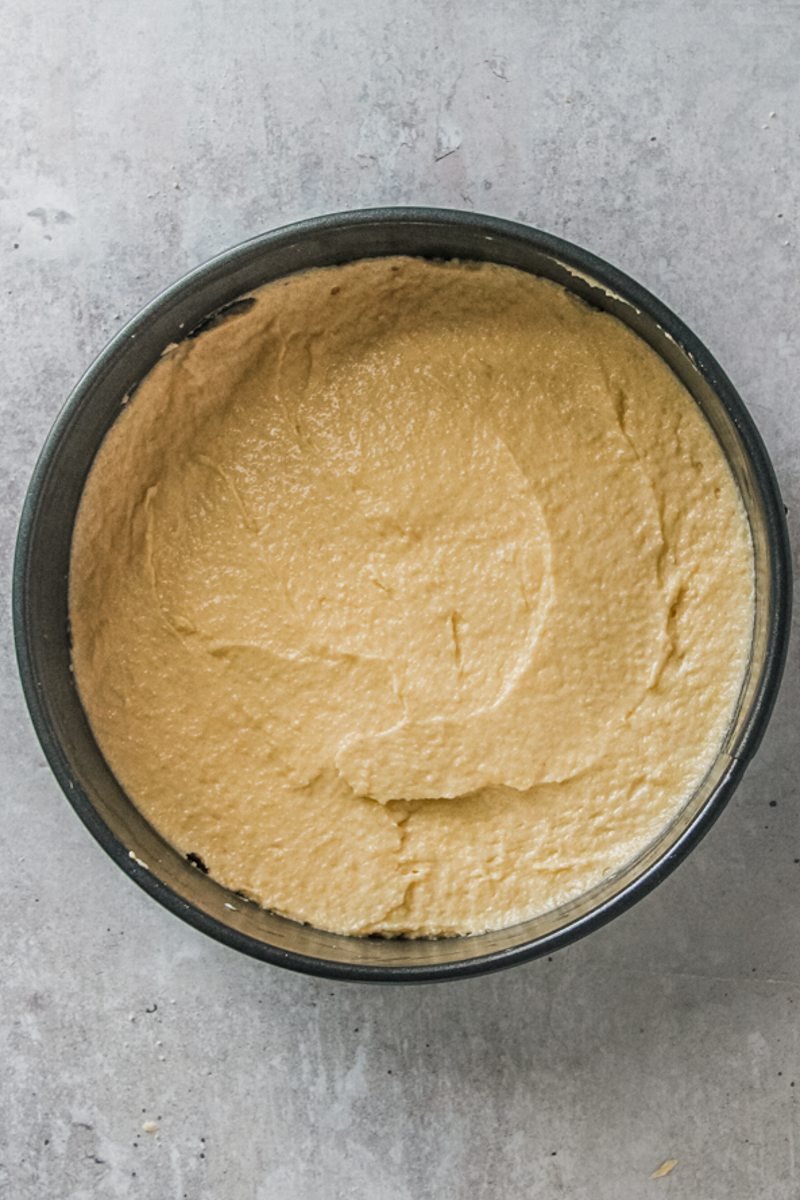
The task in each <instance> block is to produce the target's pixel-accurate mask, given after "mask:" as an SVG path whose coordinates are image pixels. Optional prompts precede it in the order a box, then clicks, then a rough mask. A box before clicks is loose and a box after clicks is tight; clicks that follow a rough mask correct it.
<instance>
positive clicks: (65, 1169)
mask: <svg viewBox="0 0 800 1200" xmlns="http://www.w3.org/2000/svg"><path fill="white" fill-rule="evenodd" d="M798 63H800V4H798V3H797V2H792V0H783V2H780V0H748V2H739V3H734V0H715V2H708V3H704V2H702V0H695V2H689V0H682V2H680V3H677V2H673V3H671V4H658V3H644V2H642V3H637V2H635V0H629V2H627V3H625V2H615V0H609V2H608V3H605V4H600V3H595V2H594V0H540V2H530V3H521V2H513V0H506V2H505V3H499V2H495V0H482V2H476V0H464V2H462V3H444V2H439V3H437V2H435V0H410V2H404V0H371V2H370V0H363V2H361V3H357V2H353V0H329V2H327V3H326V2H321V0H317V2H312V0H304V2H299V0H298V2H296V3H292V2H290V0H273V2H268V0H236V2H235V3H234V2H233V0H230V2H229V3H222V2H221V0H220V2H215V0H194V2H190V0H138V2H137V3H135V4H130V3H121V2H119V0H105V2H104V3H92V2H91V0H70V2H68V3H61V4H58V3H54V2H53V0H44V2H43V3H36V4H31V3H29V0H5V3H4V4H3V5H2V36H0V263H2V274H1V275H0V289H2V290H1V292H0V295H2V314H3V315H2V330H3V335H4V336H3V347H2V353H1V354H0V399H1V400H2V411H3V416H2V426H1V428H2V438H0V455H1V456H2V460H1V461H2V487H3V494H4V496H5V498H6V499H5V503H4V504H3V507H2V513H0V536H1V537H2V553H3V556H4V561H5V562H6V564H8V563H9V562H10V555H11V550H12V543H13V538H14V533H15V528H16V521H17V514H18V510H19V505H20V502H21V499H22V495H23V491H24V488H25V486H26V483H27V479H28V476H29V473H30V470H31V467H32V465H33V461H34V458H35V455H36V452H37V449H38V447H39V445H40V443H41V441H42V439H43V437H44V435H45V433H46V431H47V429H48V427H49V425H50V422H51V421H52V419H53V417H54V415H55V413H56V411H57V410H58V408H59V405H60V404H61V402H62V400H63V398H64V396H65V394H66V392H67V390H68V389H69V387H70V385H71V383H72V382H73V381H74V380H75V378H76V377H77V376H78V374H79V373H80V372H81V370H82V369H83V368H84V367H85V366H86V365H87V364H88V362H89V361H90V360H91V358H92V357H93V355H94V354H95V353H96V352H97V351H98V350H99V349H100V347H101V346H102V345H103V343H104V342H105V341H106V339H107V338H108V337H109V335H110V334H111V333H112V332H113V331H114V329H115V328H116V327H117V326H118V324H119V323H120V322H121V321H122V320H123V319H124V318H125V317H127V316H128V315H130V314H131V313H132V312H133V311H134V310H135V309H136V308H137V307H138V306H139V305H140V304H142V303H143V302H144V301H145V300H147V299H148V298H149V297H151V296H152V295H153V294H154V292H156V291H157V290H158V289H160V288H161V287H162V285H164V284H165V283H167V282H169V281H171V280H172V279H173V278H175V277H176V276H178V275H180V274H181V273H182V272H183V271H185V270H186V269H187V268H189V267H191V266H193V265H194V264H196V263H197V262H198V261H200V260H201V259H203V258H205V257H207V256H208V255H210V254H212V253H214V252H215V251H217V250H220V249H222V248H223V247H225V246H227V245H229V244H231V243H233V242H236V241H237V240H239V239H242V238H245V237H247V236H249V235H250V234H254V233H257V232H259V231H260V230H263V229H265V228H268V227H270V226H274V225H278V224H280V223H282V222H285V221H288V220H291V219H293V218H296V217H300V216H304V215H309V214H313V213H317V212H321V211H325V210H332V209H339V208H347V207H355V206H359V205H367V204H375V203H386V202H392V203H433V204H442V205H450V206H457V207H464V208H469V209H472V208H475V209H482V210H485V211H488V212H493V213H498V214H501V215H504V216H511V217H519V218H521V219H523V220H529V221H531V222H532V223H533V224H536V225H539V226H541V227H543V228H545V229H549V230H551V231H553V232H555V233H559V234H564V235H566V236H567V237H569V238H572V239H573V240H575V241H577V242H579V243H582V244H584V245H586V246H589V247H590V248H592V249H594V250H596V251H597V252H599V253H600V254H601V255H603V256H605V257H607V258H609V259H610V260H611V261H612V262H615V263H616V264H618V265H619V266H621V267H622V268H623V269H625V270H627V271H628V272H629V273H631V274H632V275H634V276H635V277H637V278H638V279H640V280H641V281H642V282H643V283H644V284H646V285H647V286H649V287H650V288H651V289H652V290H654V291H655V292H656V293H657V294H658V295H659V296H661V297H662V298H663V299H664V300H665V301H666V302H667V303H668V304H669V305H670V306H671V307H673V308H674V309H675V310H676V311H677V312H679V313H680V314H681V315H682V316H683V317H684V318H685V319H686V320H687V321H688V322H689V324H690V325H692V326H693V327H694V328H695V329H696V331H697V332H698V333H699V334H700V336H701V337H703V338H704V339H705V340H706V341H707V343H708V345H709V346H710V347H711V348H712V350H713V351H714V352H716V354H717V355H718V357H719V358H720V359H721V361H722V362H723V364H724V365H725V366H726V368H727V370H728V372H729V373H730V375H731V376H732V378H733V379H734V381H735V382H736V383H737V385H738V386H739V388H740V389H741V391H742V393H743V395H744V396H745V398H746V399H747V401H748V402H749V404H750V405H751V407H752V410H753V412H754V414H755V416H756V418H757V420H758V423H759V425H760V427H761V430H762V432H763V434H764V437H765V439H766V441H767V443H768V446H769V448H770V450H771V451H772V454H773V456H774V460H775V464H776V467H777V470H778V474H779V477H780V481H781V485H782V488H783V491H784V497H785V499H786V502H787V504H788V505H789V507H790V510H791V515H790V519H791V520H792V521H794V522H796V521H797V518H798V514H800V401H799V400H798V385H799V384H800V349H798V310H799V307H800V306H799V304H798V284H800V271H799V270H798V268H800V255H799V254H798V223H797V221H798V195H799V194H800V83H799V82H798V78H799V75H800V68H798ZM795 547H797V536H796V534H795ZM8 578H9V570H8V566H7V567H6V569H5V570H4V572H3V577H2V587H3V591H4V593H6V592H7V590H8ZM6 608H7V606H6ZM2 643H3V644H2V674H1V676H0V688H1V689H2V718H0V721H1V722H2V723H1V724H0V729H2V738H1V742H2V744H1V746H0V754H2V764H3V767H2V771H3V774H2V781H3V788H2V803H3V808H2V813H3V820H2V823H1V824H0V838H2V855H0V864H1V867H0V902H1V903H0V912H1V913H2V922H0V947H2V967H0V995H1V996H2V999H1V1000H0V1034H1V1035H2V1050H1V1051H0V1064H1V1065H0V1106H1V1107H2V1113H1V1114H0V1196H2V1197H3V1200H6V1198H8V1200H67V1198H68V1200H86V1198H90V1197H91V1198H94V1197H98V1198H102V1200H105V1198H106V1197H108V1198H110V1200H120V1198H122V1197H143V1198H146V1200H250V1198H252V1200H334V1198H337V1200H338V1198H339V1197H342V1198H344V1197H353V1198H356V1200H420V1198H427V1197H430V1198H432V1200H461V1198H464V1200H479V1198H492V1200H494V1198H497V1200H516V1198H517V1197H519V1198H523V1197H524V1198H525V1200H549V1198H550V1197H560V1196H564V1197H569V1198H570V1200H640V1198H644V1200H646V1198H647V1197H651V1196H652V1197H655V1198H658V1197H664V1200H754V1198H756V1197H765V1198H768V1200H796V1198H797V1196H798V1194H799V1193H800V1170H799V1169H798V1164H797V1161H796V1144H797V1146H798V1149H800V1141H799V1140H798V1139H800V1117H799V1114H800V1044H798V1028H799V1027H800V815H799V814H798V809H797V799H798V767H799V766H800V757H799V752H798V743H799V742H800V736H799V734H800V725H799V721H798V705H799V704H800V687H798V654H797V647H796V646H795V647H794V650H793V654H792V657H791V660H790V664H789V668H788V677H787V680H786V684H785V686H784V689H783V693H782V697H781V700H780V704H779V708H778V710H777V712H776V715H775V718H774V721H773V724H772V726H771V729H770V732H769V734H768V736H767V738H766V740H765V743H764V745H763V748H762V750H761V752H760V754H759V756H758V759H757V761H756V762H755V764H754V765H753V767H752V768H751V770H750V772H749V774H748V777H747V779H746V782H745V783H744V785H743V786H742V787H741V789H740V791H739V793H738V795H737V797H736V799H735V800H734V802H733V803H732V804H731V806H730V808H729V809H728V811H727V813H726V814H725V816H724V817H723V819H722V820H721V821H720V823H719V824H718V825H717V826H716V828H715V829H714V830H713V832H712V833H711V835H710V836H709V837H708V839H707V840H706V841H705V842H704V843H703V845H702V846H701V847H700V848H699V849H698V850H697V852H696V853H695V854H694V855H693V856H692V857H691V858H690V859H689V861H688V862H687V863H686V864H685V865H684V866H683V867H682V868H681V869H680V870H679V871H678V873H677V874H676V875H675V876H673V877H672V878H671V879H670V880H669V881H668V882H667V883H665V884H664V885H663V886H662V887H660V888H659V889H658V890H657V891H656V892H655V893H654V894H653V895H652V896H650V897H649V898H648V899H647V900H645V901H644V902H643V903H642V904H640V905H639V906H638V907H637V908H636V909H634V910H633V911H632V912H631V913H629V914H628V915H627V916H625V917H623V918H621V919H620V920H618V921H617V922H616V923H615V924H613V925H612V926H610V927H608V928H607V929H605V930H603V931H601V932H599V933H597V934H595V935H593V936H592V937H591V938H589V940H587V941H585V942H583V943H581V944H579V945H577V946H575V947H573V948H571V949H569V950H567V951H564V952H562V953H561V954H559V955H557V956H556V957H555V958H554V959H553V961H552V962H549V961H543V962H540V963H534V964H531V965H530V966H528V967H523V968H519V969H516V970H514V971H512V972H510V973H508V974H505V975H499V976H495V977H491V978H487V979H483V980H478V981H473V982H465V983H459V984H453V985H446V986H441V987H431V986H428V987H420V988H411V989H407V990H403V989H397V990H391V989H380V988H372V989H368V988H364V987H359V986H352V985H351V986H347V985H331V984H325V983H321V982H316V981H314V980H310V979H304V978H300V977H293V976H291V975H288V974H285V973H282V972H280V971H278V970H275V969H270V968H267V967H264V966H261V965H259V964H257V963H254V962H250V961H245V960H242V959H240V958H239V957H237V955H235V954H234V953H233V952H232V951H228V950H225V949H223V948H222V947H221V946H217V945H215V944H213V943H212V942H210V941H207V940H206V939H204V938H203V937H202V936H201V935H200V934H198V933H195V932H193V931H192V930H190V929H189V928H188V927H185V926H183V925H182V924H181V923H180V922H178V921H177V920H175V918H173V917H171V916H169V915H168V914H167V913H166V912H164V911H162V910H161V909H160V908H159V907H158V906H157V905H156V904H155V903H154V902H153V901H151V900H150V899H148V898H147V897H146V896H145V895H144V894H143V893H140V892H138V891H137V890H136V889H135V888H134V887H133V886H132V885H131V884H130V883H129V882H127V881H126V880H125V879H124V878H123V877H122V876H121V875H120V873H119V872H118V870H117V868H116V867H114V866H113V865H112V864H111V862H110V861H108V860H107V859H106V858H105V857H104V855H103V854H102V852H101V851H100V850H99V849H98V848H97V847H96V846H95V845H94V843H93V842H92V841H91V839H90V838H89V836H88V834H86V833H85V832H84V830H83V828H82V827H81V826H80V824H79V822H78V821H77V819H76V818H75V817H74V816H73V814H72V812H71V810H70V809H69V807H68V805H67V803H66V801H65V800H64V799H63V798H62V796H61V794H60V793H59V790H58V788H57V786H56V784H55V783H54V781H53V779H52V778H51V776H50V774H49V772H48V770H47V768H46V767H45V763H44V760H43V757H42V754H41V752H40V750H39V748H38V745H37V743H36V741H35V739H34V736H33V734H32V732H31V729H30V727H29V723H28V719H27V716H26V713H25V710H24V705H23V702H22V698H21V694H20V689H19V685H18V682H17V676H16V669H15V666H14V663H13V657H12V649H11V646H10V634H9V626H8V624H6V626H5V632H4V637H3V639H2ZM795 1082H796V1085H797V1086H795ZM151 1120H152V1121H154V1122H156V1123H157V1124H158V1126H159V1128H158V1131H157V1132H156V1133H149V1134H148V1133H145V1132H142V1125H143V1123H144V1122H146V1121H151ZM669 1158H676V1159H678V1165H677V1166H676V1167H675V1169H674V1170H673V1171H672V1173H671V1174H670V1175H668V1176H667V1177H665V1178H662V1179H658V1180H651V1179H650V1174H651V1172H653V1170H654V1169H655V1168H657V1167H658V1166H659V1164H660V1163H662V1162H663V1161H664V1160H665V1159H669Z"/></svg>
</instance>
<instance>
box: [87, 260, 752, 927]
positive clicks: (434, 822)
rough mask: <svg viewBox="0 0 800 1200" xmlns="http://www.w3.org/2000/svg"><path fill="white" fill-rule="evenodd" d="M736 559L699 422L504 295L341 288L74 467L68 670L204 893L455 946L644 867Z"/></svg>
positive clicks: (736, 503) (720, 482) (499, 291)
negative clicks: (220, 887) (234, 894)
mask: <svg viewBox="0 0 800 1200" xmlns="http://www.w3.org/2000/svg"><path fill="white" fill-rule="evenodd" d="M752 575H753V567H752V550H751V545H750V540H749V533H748V529H747V523H746V519H745V516H744V513H743V510H742V505H741V502H740V499H739V497H738V494H737V492H736V488H735V485H734V482H733V479H732V477H731V475H730V473H729V470H728V468H727V465H726V463H725V460H724V458H723V455H722V453H721V451H720V449H719V447H718V445H717V443H716V441H715V439H714V437H713V435H712V433H711V431H710V429H709V428H708V426H707V425H706V424H705V422H704V420H703V418H702V417H701V415H700V413H699V411H698V409H697V408H696V406H695V404H694V402H693V401H692V399H691V398H690V397H689V395H688V394H687V393H686V392H685V390H684V389H683V388H682V386H681V385H680V384H679V382H678V381H677V379H676V378H675V377H674V376H673V375H672V374H671V373H670V372H669V370H668V369H667V368H666V366H665V365H664V364H663V363H662V362H661V361H660V360H659V359H658V358H657V357H656V356H655V355H654V354H653V353H652V352H651V351H650V350H649V348H648V347H646V346H645V345H644V343H642V342H641V341H640V340H639V339H637V338H636V337H635V336H634V335H633V334H632V333H631V332H630V331H629V330H627V329H626V328H625V327H624V326H623V325H621V324H620V323H619V322H617V321H615V320H614V319H613V318H611V317H609V316H607V315H604V314H601V313H597V312H595V311H593V310H591V309H589V308H587V307H586V306H584V305H583V304H581V303H580V302H579V301H577V300H576V299H575V298H574V297H572V296H570V295H569V294H568V293H567V292H565V291H564V290H563V289H561V288H559V287H557V286H556V285H554V284H551V283H549V282H547V281H544V280H542V279H537V278H534V277H531V276H528V275H525V274H523V273H521V272H517V271H514V270H511V269H509V268H502V267H496V266H491V265H481V266H478V265H474V264H457V263H450V264H432V263H426V262H422V261H419V260H413V259H401V258H397V259H382V260H372V261H363V262H358V263H354V264H350V265H348V266H344V267H337V268H330V269H326V270H319V271H312V272H308V273H305V274H302V275H298V276H293V277H291V278H289V279H286V280H283V281H280V282H278V283H275V284H271V285H268V286H267V287H265V288H263V289H261V291H260V292H258V293H256V294H255V296H254V298H253V302H252V306H251V307H250V308H249V309H248V310H247V311H245V312H240V313H239V314H238V315H236V316H232V317H231V318H230V319H229V320H228V321H227V322H225V323H223V324H221V325H220V326H219V327H218V328H214V329H210V330H208V331H207V332H205V333H203V334H201V335H200V336H199V337H197V338H194V339H188V340H187V341H185V342H183V343H182V344H181V345H179V346H177V347H174V348H171V349H170V350H169V351H168V352H167V353H166V354H165V356H164V357H163V358H162V360H161V361H160V362H159V363H158V365H157V366H156V367H155V369H154V370H153V371H152V372H151V373H150V375H149V376H148V377H147V378H146V379H145V381H144V382H143V383H142V385H141V386H140V388H139V389H138V390H137V392H136V394H135V396H134V398H133V400H132V401H131V403H130V404H129V405H128V406H127V408H126V410H125V411H124V412H123V414H122V415H121V417H120V418H119V420H118V421H117V422H116V424H115V425H114V427H113V428H112V430H111V432H110V434H109V435H108V437H107V438H106V440H105V442H104V444H103V447H102V448H101V451H100V453H99V455H98V457H97V460H96V463H95V465H94V467H93V469H92V472H91V474H90V477H89V480H88V482H87V485H86V490H85V494H84V498H83V502H82V505H81V509H80V513H79V517H78V522H77V525H76V530H75V537H74V542H73V560H72V569H71V577H70V585H71V593H70V602H71V619H72V628H73V637H74V666H75V672H76V678H77V681H78V685H79V689H80V693H81V697H82V700H83V703H84V706H85V708H86V711H87V714H88V716H89V719H90V721H91V723H92V726H93V728H94V731H95V734H96V736H97V738H98V742H99V744H100V746H101V748H102V750H103V752H104V754H105V755H106V758H107V759H108V761H109V763H110V765H111V767H112V769H113V770H114V771H115V773H116V774H117V776H118V778H119V779H120V781H121V783H122V784H123V786H125V787H126V789H127V790H128V792H129V794H130V795H131V797H132V799H133V800H134V801H135V802H136V803H137V805H139V806H140V807H141V809H142V810H143V811H144V813H145V815H146V816H147V817H148V818H149V819H150V820H151V821H152V822H153V823H154V824H155V825H156V826H157V827H158V828H159V829H160V830H161V831H162V833H164V835H165V836H166V837H167V838H168V839H169V840H170V841H172V842H173V843H174V844H175V845H176V846H178V847H179V848H180V849H181V850H183V851H184V852H186V853H193V854H196V855H199V856H200V857H201V858H202V860H203V861H204V862H205V863H206V864H207V866H208V868H209V870H210V871H211V873H212V874H213V875H215V876H216V877H217V878H218V879H219V880H220V881H221V882H223V883H225V884H227V885H229V886H230V887H232V888H235V889H236V890H239V891H244V892H245V893H247V894H249V895H251V896H252V897H253V898H255V899H257V900H258V901H259V902H260V903H262V904H264V905H265V906H267V907H269V908H272V909H275V910H277V911H280V912H282V913H285V914H286V915H288V916H291V917H295V918H296V919H299V920H304V921H309V922H311V923H313V924H316V925H318V926H320V927H322V928H326V929H332V930H336V931H339V932H345V933H369V932H383V933H404V934H410V935H424V934H446V933H465V932H477V931H480V930H484V929H487V928H498V927H501V926H503V925H506V924H510V923H512V922H514V921H517V920H521V919H524V918H525V917H527V916H530V915H533V914H534V913H536V912H540V911H543V910H546V909H548V908H551V907H553V906H554V905H556V904H558V903H561V902H563V901H564V900H566V899H569V898H571V897H573V896H575V895H578V894H580V893H581V892H583V891H585V890H586V889H587V888H588V887H590V886H592V885H593V884H594V883H596V882H598V881H599V880H600V879H601V878H603V876H605V875H607V874H609V873H611V872H612V871H614V870H616V869H618V868H619V867H620V866H621V865H623V864H624V863H625V862H626V861H628V860H629V859H630V858H631V857H633V856H634V855H635V854H636V853H638V852H639V851H640V850H641V849H643V848H644V847H645V846H646V845H647V844H648V842H649V841H651V840H652V839H653V837H655V836H656V834H657V833H658V832H659V831H660V829H661V828H663V826H664V825H665V824H666V823H667V821H668V820H669V819H670V818H671V817H672V816H673V815H674V814H675V812H676V811H677V810H678V809H679V807H680V806H681V804H682V803H684V802H685V801H686V799H687V798H688V796H689V795H690V794H691V792H692V790H693V789H694V788H695V787H696V786H697V784H698V783H699V781H700V779H701V778H702V776H703V774H704V773H705V771H706V770H707V769H708V767H709V765H710V763H711V762H712V761H713V758H714V756H715V754H716V751H717V748H718V746H719V745H720V743H721V741H722V738H723V736H724V733H725V730H726V727H727V725H728V723H729V721H730V718H731V714H732V712H733V708H734V705H735V701H736V698H737V695H738V691H739V687H740V684H741V679H742V675H743V671H744V667H745V663H746V658H747V654H748V650H749V644H750V637H751V626H752V589H753V581H752Z"/></svg>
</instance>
